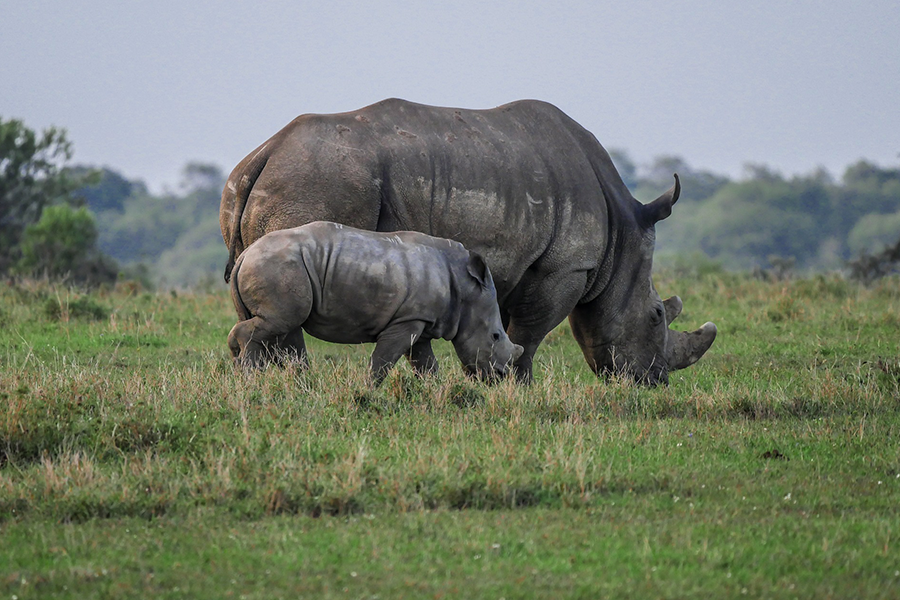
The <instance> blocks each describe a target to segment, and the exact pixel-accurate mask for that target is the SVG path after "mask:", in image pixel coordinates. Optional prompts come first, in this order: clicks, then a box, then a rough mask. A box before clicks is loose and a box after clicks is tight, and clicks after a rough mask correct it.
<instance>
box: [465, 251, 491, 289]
mask: <svg viewBox="0 0 900 600" xmlns="http://www.w3.org/2000/svg"><path fill="white" fill-rule="evenodd" d="M466 270H467V271H468V272H469V275H471V276H472V277H474V278H475V281H477V282H478V283H479V284H480V285H481V287H483V288H486V287H487V286H488V283H487V282H488V266H487V263H486V262H484V259H483V258H481V255H479V254H478V253H477V252H469V264H468V265H467V267H466Z"/></svg>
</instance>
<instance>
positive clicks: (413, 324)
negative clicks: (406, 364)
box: [372, 321, 425, 387]
mask: <svg viewBox="0 0 900 600" xmlns="http://www.w3.org/2000/svg"><path fill="white" fill-rule="evenodd" d="M424 329H425V324H424V323H422V322H421V321H407V322H404V323H397V324H396V325H389V326H388V327H387V328H386V329H385V330H384V331H382V332H381V333H380V334H379V335H378V341H377V342H376V343H375V351H374V352H372V381H373V383H374V384H375V387H378V386H379V385H381V382H382V381H384V378H385V377H387V374H388V372H390V370H391V368H393V366H394V365H395V364H396V363H397V361H398V360H400V357H401V356H403V355H404V354H407V353H411V352H412V348H413V347H414V346H415V344H416V342H417V341H418V340H419V336H421V335H422V331H424Z"/></svg>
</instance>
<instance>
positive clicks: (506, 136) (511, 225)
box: [219, 99, 716, 384]
mask: <svg viewBox="0 0 900 600" xmlns="http://www.w3.org/2000/svg"><path fill="white" fill-rule="evenodd" d="M679 192H680V184H679V183H678V178H677V176H676V178H675V185H674V186H673V188H672V189H671V190H669V191H668V192H666V193H665V194H663V195H662V196H660V197H659V198H658V199H656V200H655V201H653V202H650V203H648V204H646V205H642V204H641V203H640V202H638V201H637V200H635V199H634V197H633V196H632V195H631V193H630V192H629V191H628V189H627V188H626V187H625V184H624V183H623V181H622V178H621V177H620V176H619V174H618V172H616V169H615V167H614V166H613V164H612V161H611V160H610V157H609V155H608V154H607V152H606V151H605V150H604V149H603V147H602V146H601V145H600V143H599V142H598V141H597V140H596V138H594V136H593V135H592V134H591V133H590V132H588V131H587V130H585V129H584V128H583V127H581V126H580V125H578V123H576V122H575V121H573V120H572V119H570V118H569V117H568V116H566V115H565V114H564V113H563V112H562V111H560V110H559V109H558V108H556V107H554V106H552V105H550V104H547V103H544V102H538V101H533V100H524V101H520V102H513V103H511V104H506V105H503V106H500V107H498V108H495V109H490V110H463V109H453V108H437V107H431V106H424V105H420V104H414V103H410V102H406V101H403V100H396V99H391V100H385V101H383V102H379V103H377V104H373V105H372V106H368V107H366V108H362V109H360V110H357V111H354V112H348V113H340V114H334V115H312V114H311V115H302V116H300V117H297V118H296V119H295V120H294V121H292V122H291V123H290V124H288V125H287V126H286V127H285V128H284V129H282V130H281V131H279V132H278V133H276V134H275V135H274V136H273V137H272V138H271V139H269V140H268V141H266V142H265V143H264V144H263V145H261V146H260V147H259V148H257V149H256V150H255V151H254V152H252V153H251V154H250V155H249V156H247V157H246V158H245V159H244V160H243V161H241V163H239V164H238V165H237V166H236V167H235V169H234V171H232V173H231V175H230V177H229V179H228V182H227V184H226V186H225V189H224V191H223V193H222V203H221V208H220V212H219V219H220V224H221V227H222V236H223V238H224V239H225V243H226V245H227V246H228V247H229V255H230V259H229V264H228V266H227V267H226V270H225V278H226V280H227V279H228V276H229V273H230V271H231V264H232V263H233V261H234V259H235V258H236V257H237V256H238V255H239V254H240V253H241V252H242V251H243V249H244V248H245V247H246V246H247V245H248V244H250V243H252V242H253V241H254V240H256V239H258V238H260V237H261V236H263V235H264V234H266V233H268V232H270V231H275V230H278V229H284V228H287V227H294V226H296V225H300V224H303V223H307V222H309V221H313V220H320V219H321V220H328V221H336V222H340V223H345V224H347V225H352V226H355V227H359V228H362V229H369V230H375V231H394V230H400V229H408V230H414V231H421V232H424V233H428V234H431V235H436V236H440V237H445V238H451V239H455V240H459V241H460V242H462V243H463V244H464V245H465V246H466V247H467V248H469V249H471V250H473V251H475V252H478V253H479V254H481V255H482V256H484V258H485V260H486V261H487V263H488V265H490V268H491V272H492V273H493V276H494V281H495V283H496V285H497V294H498V300H499V304H500V311H501V315H502V318H503V323H504V325H505V326H506V330H507V332H508V333H509V337H510V338H511V339H512V340H513V342H515V343H517V344H521V345H522V346H523V347H524V348H525V351H524V353H523V354H522V356H521V357H520V358H519V359H518V360H517V361H516V363H515V369H516V375H517V377H518V378H519V379H520V380H523V381H530V380H531V378H532V361H533V357H534V353H535V351H536V349H537V347H538V345H539V344H540V343H541V341H542V340H543V339H544V336H545V335H546V334H547V333H548V332H549V331H550V330H551V329H553V328H554V327H555V326H556V325H557V324H559V323H560V322H561V321H562V320H563V319H565V318H566V317H569V321H570V323H571V326H572V331H573V333H574V335H575V338H576V340H577V341H578V343H579V344H580V346H581V349H582V351H583V353H584V356H585V359H586V360H587V362H588V364H589V365H590V366H591V368H592V369H593V370H594V371H595V372H596V373H598V374H601V373H625V374H627V375H629V376H631V377H633V378H634V379H636V380H638V381H642V382H645V383H649V384H657V383H666V382H668V374H669V372H670V371H672V370H674V369H681V368H684V367H687V366H689V365H691V364H693V363H694V362H696V361H697V360H698V359H699V358H700V357H701V356H702V355H703V353H704V352H706V350H707V349H708V348H709V347H710V345H712V343H713V340H714V339H715V336H716V327H715V325H713V324H712V323H706V324H705V325H703V327H701V328H700V329H698V330H696V331H694V332H691V333H684V332H679V331H674V330H671V329H669V328H668V324H669V323H671V321H672V319H674V318H675V317H676V316H677V315H678V313H679V312H680V311H681V301H680V300H679V299H678V298H677V297H672V298H669V299H668V300H666V301H665V302H663V301H662V300H661V299H660V297H659V294H657V292H656V290H655V289H654V287H653V282H652V281H651V279H650V271H651V266H652V259H653V249H654V244H655V239H656V233H655V227H654V226H655V224H656V222H658V221H660V220H661V219H665V218H666V217H668V216H669V214H670V213H671V211H672V205H673V204H674V203H675V201H676V200H677V199H678V195H679Z"/></svg>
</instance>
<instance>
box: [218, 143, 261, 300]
mask: <svg viewBox="0 0 900 600" xmlns="http://www.w3.org/2000/svg"><path fill="white" fill-rule="evenodd" d="M268 147H269V144H268V143H266V144H264V145H263V146H262V147H261V148H259V149H258V150H257V151H256V152H255V153H254V154H253V157H252V158H251V159H250V160H249V161H248V162H247V163H246V164H244V165H241V166H239V167H238V168H236V169H235V171H234V172H233V173H232V174H231V176H230V177H229V178H228V183H227V184H226V185H225V192H224V193H226V194H227V193H228V191H229V190H234V192H233V193H234V202H233V204H232V212H231V228H230V229H231V231H230V233H231V236H230V240H229V243H228V263H227V264H226V265H225V283H228V282H229V281H230V280H231V272H232V270H233V269H234V264H235V261H236V260H237V257H238V255H239V254H240V252H238V246H240V248H241V251H243V249H244V240H243V239H242V238H241V219H242V218H243V216H244V208H246V206H247V200H248V199H249V198H250V190H252V189H253V186H254V185H255V184H256V180H257V179H259V175H260V173H262V171H263V169H264V168H265V167H266V163H267V162H268V161H269V152H268V151H267V150H268ZM241 167H242V168H241ZM235 180H236V181H235Z"/></svg>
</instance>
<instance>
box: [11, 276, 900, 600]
mask: <svg viewBox="0 0 900 600" xmlns="http://www.w3.org/2000/svg"><path fill="white" fill-rule="evenodd" d="M656 284H657V288H658V289H659V290H660V292H661V294H663V295H664V296H665V295H668V294H671V293H678V294H679V295H681V297H682V299H683V300H684V305H685V311H684V313H683V314H682V316H681V317H680V318H679V321H678V322H677V323H676V324H677V325H682V326H683V327H684V328H693V327H696V326H698V325H699V324H700V323H702V322H703V321H706V320H712V321H714V322H716V324H717V325H718V326H719V338H718V339H717V341H716V343H715V345H714V346H713V348H712V349H711V350H710V352H709V354H708V355H707V356H706V357H704V358H703V359H702V360H701V361H700V362H699V363H698V364H697V365H695V366H694V367H692V368H690V369H687V370H685V371H679V372H676V373H674V374H673V375H672V378H671V385H670V386H669V387H667V388H662V389H653V390H650V389H645V388H641V387H636V386H634V385H632V384H630V383H628V382H624V381H618V380H614V381H608V382H603V381H598V380H597V379H596V378H595V377H594V376H593V375H592V374H591V373H590V372H589V370H588V368H587V366H586V365H585V363H584V360H583V358H582V357H581V353H580V351H579V350H578V348H577V346H576V344H575V343H574V341H573V340H572V338H571V335H570V333H569V331H568V326H567V325H566V324H563V325H561V326H560V327H559V328H558V329H557V330H555V331H554V332H552V333H551V334H550V335H549V336H548V338H547V340H546V342H545V344H544V345H543V346H542V347H541V348H540V349H539V352H538V356H537V369H536V382H535V384H534V385H532V386H530V387H517V386H515V385H514V384H512V383H509V382H504V383H502V384H500V385H497V386H494V387H488V386H484V385H482V384H479V383H475V382H472V381H469V380H467V379H466V378H465V377H464V376H463V375H462V374H461V370H460V369H459V367H458V365H457V361H456V358H455V356H453V354H452V351H451V348H450V346H449V344H446V343H441V344H439V345H438V346H437V351H438V355H439V359H440V361H441V367H442V372H441V374H440V375H439V376H437V377H434V378H430V379H425V380H419V379H416V378H415V377H414V376H413V375H412V372H411V370H410V369H409V367H408V366H407V365H405V364H404V365H399V368H397V369H396V370H395V372H394V373H392V375H391V376H390V377H389V379H388V380H387V381H386V382H385V384H384V385H383V386H382V387H381V388H380V389H378V390H371V389H369V388H367V387H366V386H365V384H364V382H365V375H366V365H367V359H368V354H369V352H370V351H371V347H366V346H333V345H328V344H323V343H319V342H315V341H312V342H310V355H311V356H310V358H311V361H312V363H313V367H312V369H311V371H310V372H308V373H305V374H304V373H298V372H296V371H295V370H294V369H292V368H287V369H283V370H282V369H270V370H268V371H266V372H263V373H259V374H255V375H250V376H247V375H244V374H241V373H237V372H235V371H234V370H233V369H232V367H231V363H230V357H229V356H228V353H227V348H226V345H225V337H226V335H227V333H228V330H229V329H230V327H231V325H232V324H233V322H234V316H233V310H232V309H231V307H230V301H229V300H228V297H227V294H226V293H224V292H222V293H218V294H180V295H174V294H146V293H141V292H140V291H135V290H133V289H132V290H128V289H122V290H118V291H113V292H102V293H93V294H79V293H76V292H71V291H66V290H65V289H63V288H55V287H53V286H48V285H46V284H39V283H23V284H17V285H4V286H3V287H0V598H3V597H7V598H9V597H12V596H16V597H18V598H29V597H34V598H52V597H59V598H64V597H72V598H90V597H98V598H100V597H102V598H118V597H122V598H125V597H172V598H176V597H211V598H223V597H235V598H239V597H246V598H277V597H285V598H296V597H341V598H346V597H354V598H359V597H363V598H368V597H380V598H394V597H407V598H420V597H460V598H470V597H498V598H499V597H505V598H543V597H548V596H551V595H556V596H560V597H567V598H568V597H584V598H605V597H608V598H623V597H624V598H629V597H633V598H645V597H660V598H696V597H734V596H740V595H747V596H748V597H772V598H782V597H783V598H794V597H804V598H827V597H834V598H843V597H860V598H894V597H898V596H900V549H898V544H900V534H898V532H900V348H898V342H900V332H898V325H900V283H898V282H897V281H896V280H893V281H884V282H882V283H880V284H878V285H877V286H875V287H872V288H862V287H857V286H856V285H853V284H850V283H847V282H845V281H842V280H840V279H837V278H829V277H817V278H812V279H804V280H796V281H785V282H760V281H756V280H753V279H750V278H746V277H742V276H737V275H728V274H717V275H707V276H695V277H682V278H675V277H673V276H670V275H667V274H665V273H664V274H662V275H660V276H658V277H657V281H656Z"/></svg>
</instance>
